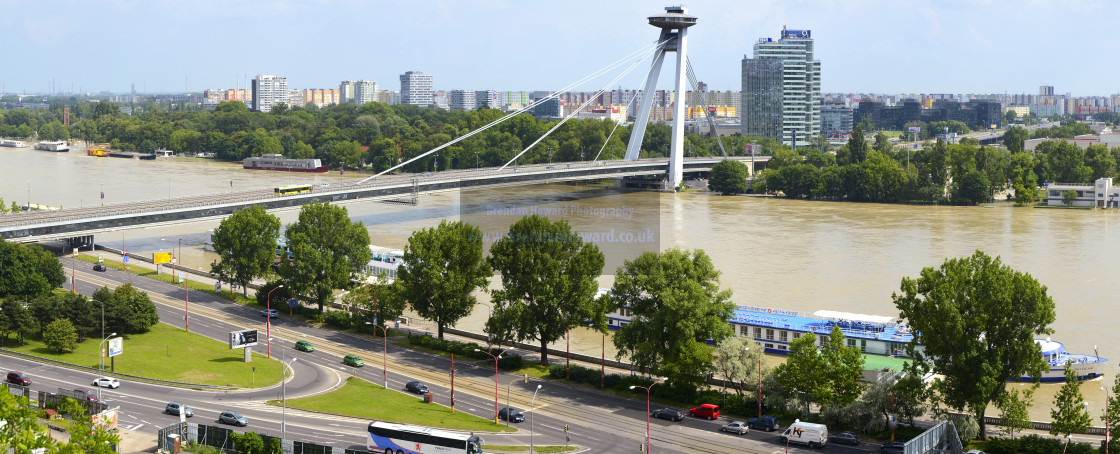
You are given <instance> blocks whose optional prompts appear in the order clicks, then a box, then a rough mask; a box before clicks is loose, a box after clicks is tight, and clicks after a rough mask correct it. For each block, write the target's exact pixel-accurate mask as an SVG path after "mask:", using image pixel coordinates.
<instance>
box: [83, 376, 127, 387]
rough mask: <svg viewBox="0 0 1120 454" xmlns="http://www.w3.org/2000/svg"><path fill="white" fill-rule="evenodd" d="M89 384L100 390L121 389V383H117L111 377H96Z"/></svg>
mask: <svg viewBox="0 0 1120 454" xmlns="http://www.w3.org/2000/svg"><path fill="white" fill-rule="evenodd" d="M90 384H91V385H93V386H97V387H100V388H113V389H117V388H120V387H121V382H119V381H117V379H115V378H113V377H97V378H96V379H94V380H93V383H90Z"/></svg>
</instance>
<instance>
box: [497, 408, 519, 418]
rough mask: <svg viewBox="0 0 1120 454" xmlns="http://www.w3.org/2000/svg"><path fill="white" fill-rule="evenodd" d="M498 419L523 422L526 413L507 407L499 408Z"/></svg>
mask: <svg viewBox="0 0 1120 454" xmlns="http://www.w3.org/2000/svg"><path fill="white" fill-rule="evenodd" d="M498 419H500V420H502V421H509V422H521V421H524V420H525V415H523V414H521V412H519V411H517V410H514V409H512V408H509V407H506V408H503V409H501V410H498Z"/></svg>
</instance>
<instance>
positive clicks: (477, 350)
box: [474, 348, 509, 424]
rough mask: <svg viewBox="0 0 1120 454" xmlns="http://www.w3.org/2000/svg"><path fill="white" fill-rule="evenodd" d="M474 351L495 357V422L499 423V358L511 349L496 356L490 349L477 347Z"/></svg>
mask: <svg viewBox="0 0 1120 454" xmlns="http://www.w3.org/2000/svg"><path fill="white" fill-rule="evenodd" d="M474 351H476V352H482V353H485V354H486V356H489V357H491V358H494V424H497V423H498V359H499V358H501V357H502V354H503V353H505V352H507V351H509V349H508V348H507V349H505V350H502V351H501V352H499V353H498V356H494V355H493V354H491V353H490V352H489V351H485V352H484V351H482V350H479V349H477V348H476V349H474Z"/></svg>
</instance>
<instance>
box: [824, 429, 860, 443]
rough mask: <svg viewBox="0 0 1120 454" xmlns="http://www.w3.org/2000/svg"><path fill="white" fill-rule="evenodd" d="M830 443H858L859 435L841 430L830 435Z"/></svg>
mask: <svg viewBox="0 0 1120 454" xmlns="http://www.w3.org/2000/svg"><path fill="white" fill-rule="evenodd" d="M828 442H829V443H843V444H846V445H853V446H854V445H858V444H859V436H858V435H856V434H854V433H851V432H840V433H835V434H831V435H829V436H828Z"/></svg>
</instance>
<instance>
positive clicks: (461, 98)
mask: <svg viewBox="0 0 1120 454" xmlns="http://www.w3.org/2000/svg"><path fill="white" fill-rule="evenodd" d="M448 105H449V106H450V108H451V110H465V111H471V110H474V109H475V108H476V107H477V104H476V103H475V92H474V91H472V90H451V101H450V102H449V103H448Z"/></svg>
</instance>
